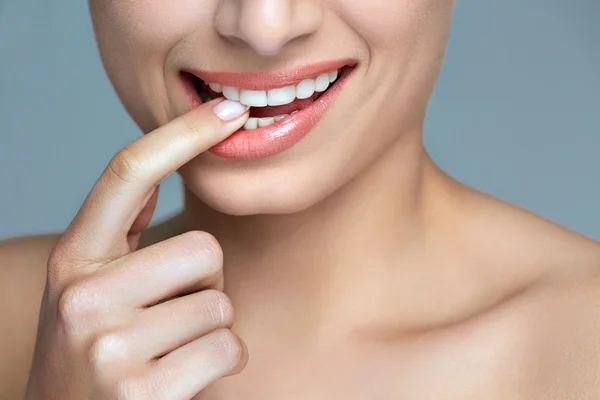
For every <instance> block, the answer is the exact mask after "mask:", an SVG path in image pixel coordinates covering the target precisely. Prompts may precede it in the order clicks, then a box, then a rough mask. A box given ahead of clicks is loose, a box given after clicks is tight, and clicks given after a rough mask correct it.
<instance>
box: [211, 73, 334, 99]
mask: <svg viewBox="0 0 600 400" xmlns="http://www.w3.org/2000/svg"><path fill="white" fill-rule="evenodd" d="M338 77H339V71H338V70H334V71H330V72H325V73H322V74H321V75H319V76H318V77H317V78H316V79H305V80H303V81H302V82H300V83H299V84H297V85H296V86H286V87H283V88H275V89H271V90H268V91H266V90H246V89H239V88H235V87H231V86H224V85H221V84H219V83H209V84H208V86H209V87H210V88H211V89H212V90H213V91H214V92H216V93H223V96H225V97H226V98H227V99H229V100H233V101H239V102H240V103H242V104H244V105H247V106H250V107H266V106H283V105H286V104H290V103H293V102H294V100H295V99H296V98H298V99H308V98H309V97H311V96H312V95H314V94H315V92H324V91H326V90H327V88H329V86H330V84H332V83H333V82H335V81H336V80H337V79H338Z"/></svg>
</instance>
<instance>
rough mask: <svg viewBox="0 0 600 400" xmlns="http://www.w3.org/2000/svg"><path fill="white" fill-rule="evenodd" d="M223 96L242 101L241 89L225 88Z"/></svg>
mask: <svg viewBox="0 0 600 400" xmlns="http://www.w3.org/2000/svg"><path fill="white" fill-rule="evenodd" d="M223 96H225V98H226V99H229V100H233V101H240V89H238V88H234V87H231V86H223Z"/></svg>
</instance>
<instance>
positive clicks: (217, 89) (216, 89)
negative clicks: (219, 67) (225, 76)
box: [208, 83, 223, 93]
mask: <svg viewBox="0 0 600 400" xmlns="http://www.w3.org/2000/svg"><path fill="white" fill-rule="evenodd" d="M208 86H209V87H210V88H211V90H212V91H213V92H217V93H221V92H222V91H223V85H221V84H219V83H209V84H208Z"/></svg>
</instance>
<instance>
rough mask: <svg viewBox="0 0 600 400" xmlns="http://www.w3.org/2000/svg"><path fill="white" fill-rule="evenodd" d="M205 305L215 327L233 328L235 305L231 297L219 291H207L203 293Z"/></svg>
mask: <svg viewBox="0 0 600 400" xmlns="http://www.w3.org/2000/svg"><path fill="white" fill-rule="evenodd" d="M202 294H203V297H204V298H205V301H204V304H205V307H206V310H207V313H208V315H209V318H210V319H211V320H212V322H213V323H214V325H215V326H221V327H226V326H231V325H232V324H233V304H232V303H231V300H230V299H229V297H228V296H227V295H226V294H225V293H223V292H220V291H218V290H213V289H209V290H205V291H203V292H202Z"/></svg>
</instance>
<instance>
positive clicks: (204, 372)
mask: <svg viewBox="0 0 600 400" xmlns="http://www.w3.org/2000/svg"><path fill="white" fill-rule="evenodd" d="M247 362H248V352H247V350H246V346H245V344H244V343H243V341H242V340H241V339H240V338H239V337H238V336H237V335H236V334H235V333H233V332H232V331H231V330H229V329H219V330H216V331H214V332H211V333H209V334H208V335H206V336H203V337H202V338H200V339H196V340H194V341H193V342H191V343H188V344H186V345H185V346H183V347H180V348H178V349H177V350H175V351H173V352H171V353H169V354H167V355H166V356H165V357H163V358H161V359H160V360H158V361H157V363H156V364H155V365H154V369H153V371H152V373H151V374H150V377H151V378H150V379H152V380H153V381H157V382H170V384H168V386H164V387H163V388H162V390H163V391H164V392H161V393H160V396H158V397H160V398H167V399H191V398H193V397H194V396H195V395H197V394H198V393H199V392H200V391H201V390H203V389H204V388H206V387H207V386H208V385H209V384H211V383H212V382H214V381H215V380H217V379H218V378H221V377H223V376H227V375H231V374H232V373H235V372H239V371H240V370H241V369H243V368H244V367H245V366H246V364H247Z"/></svg>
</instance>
